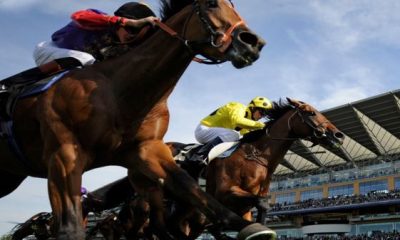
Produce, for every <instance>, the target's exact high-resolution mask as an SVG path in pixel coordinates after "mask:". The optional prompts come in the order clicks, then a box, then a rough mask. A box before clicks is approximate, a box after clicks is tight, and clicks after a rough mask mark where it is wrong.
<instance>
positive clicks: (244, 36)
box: [237, 31, 265, 51]
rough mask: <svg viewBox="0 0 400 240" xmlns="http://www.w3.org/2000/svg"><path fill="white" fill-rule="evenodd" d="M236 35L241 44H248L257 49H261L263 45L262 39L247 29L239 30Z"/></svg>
mask: <svg viewBox="0 0 400 240" xmlns="http://www.w3.org/2000/svg"><path fill="white" fill-rule="evenodd" d="M237 37H238V40H239V41H241V42H242V43H243V44H245V45H248V46H250V47H251V48H252V49H257V50H258V51H261V49H262V48H263V47H264V45H265V41H264V39H262V38H261V37H259V36H257V35H256V34H254V33H252V32H249V31H242V32H239V34H238V35H237Z"/></svg>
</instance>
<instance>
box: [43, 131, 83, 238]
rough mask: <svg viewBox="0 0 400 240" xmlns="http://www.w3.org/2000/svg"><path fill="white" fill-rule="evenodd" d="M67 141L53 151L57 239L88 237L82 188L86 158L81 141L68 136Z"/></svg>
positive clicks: (51, 190) (50, 177)
mask: <svg viewBox="0 0 400 240" xmlns="http://www.w3.org/2000/svg"><path fill="white" fill-rule="evenodd" d="M64 134H68V133H67V132H64ZM64 137H65V136H64ZM53 140H54V139H53ZM64 140H65V141H64V142H63V143H62V144H61V145H59V146H58V147H56V150H55V151H52V154H51V155H50V160H49V166H48V188H49V197H50V203H51V206H52V210H53V214H54V221H55V223H54V228H55V229H54V230H55V232H58V236H57V239H71V240H72V239H84V238H85V232H84V230H83V226H82V206H81V193H80V190H81V180H82V179H81V176H82V172H83V168H84V164H85V158H84V157H83V155H84V154H83V151H82V149H81V147H80V145H79V144H77V143H75V142H73V141H71V142H69V141H68V140H66V139H65V138H64ZM46 143H47V142H46ZM48 145H50V144H46V145H45V149H47V146H48Z"/></svg>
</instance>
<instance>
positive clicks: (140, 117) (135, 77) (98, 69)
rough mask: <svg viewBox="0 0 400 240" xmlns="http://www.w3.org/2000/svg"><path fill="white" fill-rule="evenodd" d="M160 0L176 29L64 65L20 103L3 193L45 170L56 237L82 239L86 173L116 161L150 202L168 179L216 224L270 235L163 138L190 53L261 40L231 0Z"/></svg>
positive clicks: (219, 55)
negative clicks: (73, 66)
mask: <svg viewBox="0 0 400 240" xmlns="http://www.w3.org/2000/svg"><path fill="white" fill-rule="evenodd" d="M161 2H162V5H163V21H164V22H165V23H166V24H167V25H168V26H169V27H170V28H171V29H174V30H175V32H172V31H169V32H170V33H171V34H172V37H171V35H170V34H167V33H166V32H165V31H162V30H158V31H156V32H155V33H154V34H153V35H151V36H150V37H149V38H148V39H147V40H146V41H145V42H144V43H142V44H140V45H139V46H137V47H135V48H133V49H132V50H130V51H129V52H128V53H126V54H124V55H123V56H120V57H116V58H114V59H110V60H107V61H104V62H100V63H97V64H94V65H93V66H89V67H85V68H83V69H77V70H73V71H70V72H68V73H67V74H65V75H63V76H62V77H61V79H60V80H59V81H58V82H56V83H55V84H54V85H53V86H52V87H51V88H50V89H48V90H47V91H46V92H45V93H43V94H41V95H38V96H33V97H29V98H25V99H21V100H20V101H19V102H18V103H17V104H16V108H15V111H14V114H13V128H12V130H13V135H14V136H15V139H14V140H15V141H16V142H18V143H19V144H18V148H14V149H13V150H14V151H17V152H19V153H21V154H19V156H20V158H19V159H18V158H16V156H15V155H14V154H13V152H12V151H10V149H9V147H8V144H5V143H4V142H2V144H0V151H1V153H2V155H1V158H0V182H1V188H0V197H3V196H6V195H7V194H9V193H11V192H12V191H14V190H15V189H16V188H17V187H18V186H19V185H20V183H21V182H22V181H23V180H24V179H25V178H26V177H27V176H35V177H42V178H47V179H48V190H49V198H50V203H51V207H52V212H53V214H54V222H55V224H54V232H56V233H57V238H58V239H74V240H75V239H84V231H83V227H82V209H81V201H80V187H81V186H80V185H81V176H82V173H83V172H84V171H88V170H90V169H94V168H97V167H101V166H107V165H118V166H123V167H126V168H128V169H129V177H130V179H131V181H132V182H133V183H134V186H135V188H136V190H137V191H138V192H139V193H140V194H142V195H143V196H145V197H147V198H148V199H149V200H150V201H149V203H150V204H153V205H155V206H159V205H157V204H159V201H155V200H157V199H158V200H159V199H162V197H160V196H161V195H162V191H161V187H164V188H166V189H168V190H169V191H170V192H171V193H172V194H173V196H174V197H175V198H176V199H178V200H179V201H181V202H186V203H188V204H190V205H193V206H195V207H196V208H198V209H199V210H201V211H202V212H203V213H204V214H205V215H206V216H207V217H208V219H209V220H210V221H212V222H214V223H215V224H220V225H223V226H230V227H232V228H233V229H236V230H241V229H242V232H243V234H244V238H245V237H247V236H256V235H259V234H265V235H267V236H270V237H274V236H275V233H274V232H273V231H270V230H268V229H267V228H262V227H260V226H259V225H254V224H251V223H250V222H247V221H244V220H243V219H241V218H240V217H239V216H237V215H236V214H234V213H232V212H231V211H230V210H228V209H227V208H225V207H223V206H222V205H221V204H220V203H218V201H216V200H215V199H213V198H212V197H211V196H209V195H207V194H205V193H204V192H203V191H202V190H201V189H200V187H199V186H198V185H197V183H196V182H195V181H193V179H191V178H190V176H188V174H187V173H185V171H183V170H182V169H180V168H179V167H178V166H177V165H176V164H175V162H174V161H173V157H172V155H171V152H170V150H169V148H168V147H167V146H166V145H165V144H164V142H163V136H164V134H165V132H166V130H167V126H168V118H169V114H168V108H167V104H166V100H167V98H168V96H169V95H170V93H171V92H172V90H173V88H174V86H175V85H176V83H177V81H178V80H179V78H180V77H181V75H182V74H183V72H184V71H185V69H186V68H187V67H188V65H189V64H190V62H191V61H192V59H193V57H194V56H195V55H196V54H202V55H204V56H206V57H207V58H209V59H211V60H215V61H231V62H232V64H233V65H234V66H235V67H237V68H241V67H245V66H248V65H250V64H251V63H252V62H253V61H255V60H256V59H257V58H258V57H259V51H260V50H261V48H262V46H263V45H264V41H263V40H261V39H260V38H259V37H258V36H257V35H255V34H253V33H252V32H251V31H250V30H249V29H248V27H247V26H246V25H245V24H244V23H243V20H242V19H241V17H240V16H239V15H238V14H237V12H236V11H235V9H234V8H233V7H232V5H231V3H230V2H228V1H225V0H171V1H169V2H167V0H161ZM166 46H167V47H166ZM149 189H151V191H146V190H149ZM152 207H153V206H152ZM155 209H156V207H155ZM255 232H256V233H257V234H254V233H255Z"/></svg>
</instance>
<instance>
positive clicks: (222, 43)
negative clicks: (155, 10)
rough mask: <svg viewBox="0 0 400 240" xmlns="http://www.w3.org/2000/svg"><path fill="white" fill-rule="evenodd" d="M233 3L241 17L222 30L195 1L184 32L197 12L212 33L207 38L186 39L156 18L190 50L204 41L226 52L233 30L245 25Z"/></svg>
mask: <svg viewBox="0 0 400 240" xmlns="http://www.w3.org/2000/svg"><path fill="white" fill-rule="evenodd" d="M230 3H231V5H232V9H233V11H234V13H235V14H236V16H238V17H239V19H240V20H239V21H237V22H236V23H235V24H233V25H231V26H230V27H229V28H228V29H227V30H226V31H225V32H221V31H218V30H214V28H213V27H212V24H211V20H210V19H209V17H208V16H207V15H206V14H204V11H202V10H201V6H200V3H199V1H194V2H193V11H192V14H190V16H189V17H188V18H187V20H186V23H185V27H184V31H183V32H184V33H186V29H187V23H188V22H189V20H190V19H191V18H192V16H193V13H196V14H197V16H198V17H199V18H200V21H201V22H202V23H203V26H204V28H205V29H206V30H207V32H208V33H209V34H210V36H209V38H208V39H206V40H201V41H191V40H188V39H186V38H185V37H184V36H181V35H179V34H178V33H177V32H176V31H175V30H173V29H172V28H171V27H169V26H168V25H167V24H165V23H163V22H161V21H160V20H156V22H155V23H156V25H157V26H158V27H159V28H160V29H161V30H163V31H164V32H166V33H168V34H169V35H170V36H171V37H174V38H176V39H178V40H179V41H181V42H182V43H183V44H184V45H185V46H186V47H187V48H188V49H189V51H190V52H192V53H195V50H194V49H196V45H201V44H204V43H209V44H210V45H211V46H212V47H214V48H217V49H218V50H219V51H220V52H221V53H225V52H226V50H227V49H228V48H229V46H230V45H231V43H232V34H233V31H235V29H236V28H238V27H239V26H241V25H245V22H244V21H243V19H242V18H241V17H240V15H239V14H238V13H237V12H236V11H235V9H234V8H233V4H232V2H231V1H230ZM193 61H195V62H198V63H203V64H220V63H222V62H224V61H223V60H215V59H201V58H198V57H194V58H193Z"/></svg>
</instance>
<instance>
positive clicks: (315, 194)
mask: <svg viewBox="0 0 400 240" xmlns="http://www.w3.org/2000/svg"><path fill="white" fill-rule="evenodd" d="M321 198H322V189H315V190H308V191H304V192H301V199H300V200H301V201H305V200H308V199H321Z"/></svg>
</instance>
